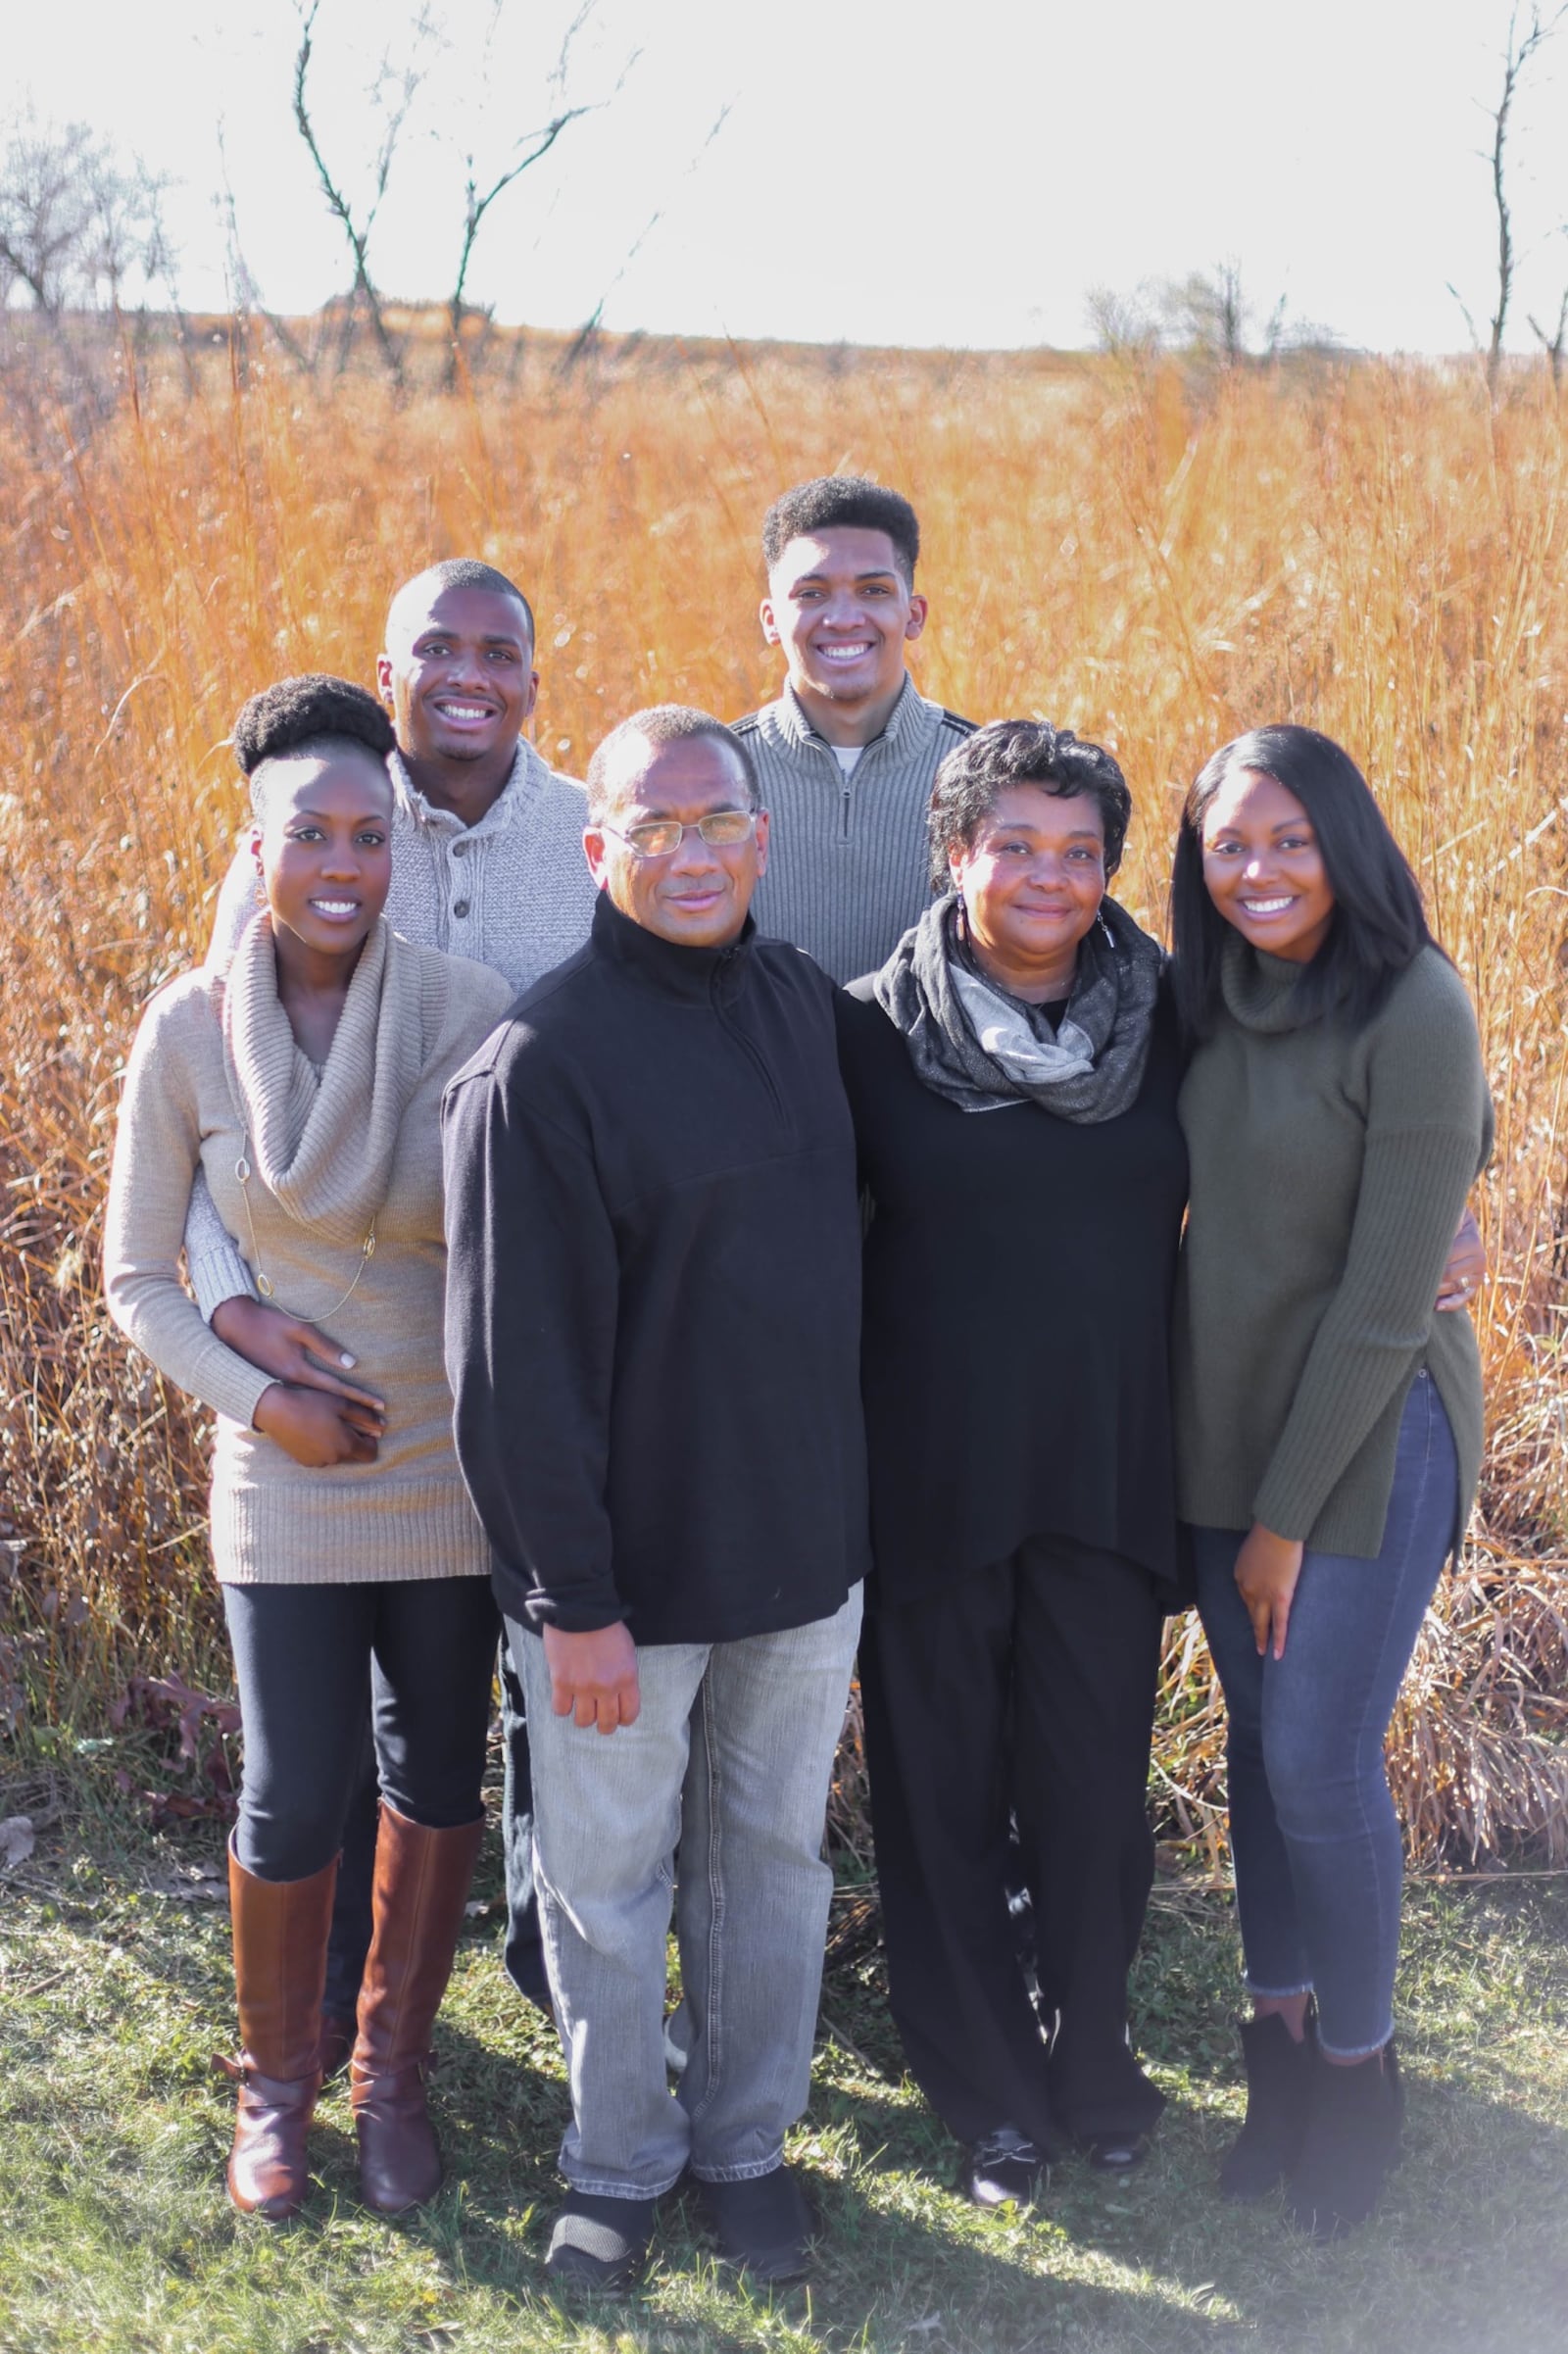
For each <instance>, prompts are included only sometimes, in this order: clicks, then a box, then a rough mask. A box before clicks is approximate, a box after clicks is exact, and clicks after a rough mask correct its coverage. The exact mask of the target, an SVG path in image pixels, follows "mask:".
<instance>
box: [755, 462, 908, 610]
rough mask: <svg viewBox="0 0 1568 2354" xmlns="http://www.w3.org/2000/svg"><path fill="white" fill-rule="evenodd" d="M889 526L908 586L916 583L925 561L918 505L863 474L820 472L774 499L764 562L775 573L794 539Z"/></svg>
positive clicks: (766, 519) (765, 523) (765, 524)
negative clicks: (918, 569) (919, 567)
mask: <svg viewBox="0 0 1568 2354" xmlns="http://www.w3.org/2000/svg"><path fill="white" fill-rule="evenodd" d="M843 530H852V531H885V532H886V533H887V535H888V537H889V539H890V540H891V541H892V542H893V553H894V555H895V556H896V557H897V559H898V564H899V570H900V571H901V572H902V573H903V575H904V581H905V586H906V587H907V588H913V586H914V567H915V565H916V564H918V563H919V561H920V525H919V522H918V520H917V518H916V515H915V512H914V509H913V508H912V507H911V506H910V505H909V502H908V500H907V499H904V498H901V497H900V496H899V493H898V492H897V491H896V490H887V489H884V487H883V485H882V484H881V483H880V482H871V481H868V480H867V479H866V477H865V475H864V474H818V475H817V477H816V479H815V481H814V482H798V483H797V484H796V486H795V488H794V489H793V490H787V491H786V492H785V493H784V496H783V497H782V498H781V499H775V500H774V501H773V504H772V506H771V507H770V508H769V509H768V511H767V513H766V515H764V516H763V517H762V562H763V564H765V565H766V566H767V569H768V570H769V571H770V572H771V570H772V569H773V566H774V565H775V564H777V562H778V560H779V558H780V557H781V556H782V555H783V553H784V551H785V549H786V548H787V547H788V546H789V544H790V541H791V540H792V539H801V538H804V537H808V536H809V535H810V534H811V533H813V532H818V531H843Z"/></svg>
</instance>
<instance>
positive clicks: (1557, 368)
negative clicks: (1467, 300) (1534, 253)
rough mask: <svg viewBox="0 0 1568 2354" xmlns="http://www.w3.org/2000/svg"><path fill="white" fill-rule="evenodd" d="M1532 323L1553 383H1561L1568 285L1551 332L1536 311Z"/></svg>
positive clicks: (1567, 337)
mask: <svg viewBox="0 0 1568 2354" xmlns="http://www.w3.org/2000/svg"><path fill="white" fill-rule="evenodd" d="M1562 233H1563V235H1564V236H1565V237H1568V228H1564V230H1563V232H1562ZM1530 325H1531V329H1532V331H1533V332H1534V334H1535V336H1536V338H1537V340H1538V341H1539V343H1540V345H1541V348H1542V350H1543V351H1544V353H1545V355H1546V359H1547V362H1548V364H1549V366H1550V368H1551V380H1552V383H1553V384H1561V382H1562V368H1563V353H1564V348H1565V347H1568V286H1565V287H1564V288H1563V290H1562V298H1561V300H1560V301H1559V303H1558V305H1557V323H1556V325H1555V326H1554V327H1553V328H1552V331H1551V333H1550V334H1549V335H1548V334H1547V332H1546V330H1545V328H1544V326H1543V325H1542V323H1541V321H1540V319H1537V317H1536V316H1535V313H1534V312H1532V313H1531V314H1530Z"/></svg>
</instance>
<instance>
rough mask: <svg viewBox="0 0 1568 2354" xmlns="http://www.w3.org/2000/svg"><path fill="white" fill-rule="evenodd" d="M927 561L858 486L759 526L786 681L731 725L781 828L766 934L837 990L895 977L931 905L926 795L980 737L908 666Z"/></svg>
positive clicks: (888, 511) (900, 519)
mask: <svg viewBox="0 0 1568 2354" xmlns="http://www.w3.org/2000/svg"><path fill="white" fill-rule="evenodd" d="M919 554H920V526H919V524H918V522H917V521H916V519H915V514H914V510H913V508H912V507H911V506H910V505H909V503H908V501H907V499H903V498H901V497H900V496H899V494H898V492H897V491H892V490H885V489H883V487H882V486H881V485H880V484H879V483H875V482H868V481H866V480H864V479H863V478H862V477H861V476H859V475H856V474H825V475H822V476H821V477H820V478H819V479H817V480H816V481H814V482H802V483H799V484H798V485H797V486H796V488H795V489H794V490H789V491H786V492H785V493H784V496H783V497H782V498H781V499H776V500H775V501H774V503H773V505H772V506H771V507H770V508H769V509H768V511H767V515H766V517H765V519H764V521H763V524H762V560H763V563H764V564H766V566H767V595H766V596H765V597H764V598H763V600H762V608H761V620H762V632H763V635H764V636H765V637H766V639H767V642H768V644H769V645H770V646H779V647H782V648H783V651H784V659H785V663H786V674H785V681H784V692H783V694H782V695H780V697H779V698H778V701H777V702H776V703H769V704H766V705H764V706H763V708H762V710H761V711H754V712H752V713H751V714H750V715H749V716H748V717H746V718H744V719H737V720H736V721H735V722H734V726H735V732H736V734H737V735H739V736H742V737H744V739H745V741H746V745H747V748H748V750H749V751H750V753H751V755H752V758H753V760H755V761H756V763H757V769H758V775H759V778H760V785H761V794H762V804H763V807H764V808H765V809H768V810H769V811H770V812H771V816H772V826H773V833H772V841H773V845H774V850H773V856H772V860H771V862H770V864H769V867H768V871H767V874H766V876H765V877H764V878H763V881H762V883H761V885H760V888H759V891H758V895H757V908H756V913H757V920H758V923H759V925H760V929H761V930H762V931H763V932H766V933H771V934H773V935H774V936H775V937H776V938H778V939H782V940H788V941H791V942H793V944H794V945H795V947H796V948H803V949H805V950H806V951H807V952H808V953H809V955H810V956H814V957H815V958H816V961H817V963H818V964H820V965H821V966H822V968H823V970H824V971H826V972H828V973H831V974H832V976H833V978H834V980H836V981H853V980H855V979H857V978H858V976H859V975H860V974H861V973H865V972H871V971H873V970H874V969H875V968H876V967H877V966H878V965H880V964H883V963H885V962H886V960H887V958H888V956H890V955H891V953H892V951H893V948H894V946H895V944H896V942H897V941H898V940H899V938H900V937H901V935H902V934H903V933H905V932H907V930H908V928H909V926H910V925H911V924H912V923H914V922H916V921H917V920H918V918H919V916H920V914H921V911H922V910H923V909H924V908H925V907H926V906H927V905H928V904H929V902H930V898H931V882H930V863H929V861H930V853H929V851H928V849H927V847H926V826H925V813H926V805H927V803H928V802H929V801H930V798H931V785H932V780H933V778H934V777H935V775H936V771H937V766H938V763H939V762H940V761H941V760H943V759H944V758H945V756H946V755H947V754H948V753H950V752H952V751H953V749H954V747H955V746H956V745H957V744H960V743H961V742H962V741H963V739H964V737H965V736H967V735H969V734H971V733H972V732H973V722H972V721H970V720H968V719H960V718H959V717H958V716H957V714H956V712H954V711H944V710H943V708H942V706H941V705H940V704H937V703H930V702H927V700H926V698H925V697H924V696H923V695H921V694H919V693H917V692H916V689H915V685H914V681H913V679H912V678H911V677H910V676H909V673H908V670H907V667H906V664H905V648H906V646H907V645H908V644H909V643H910V641H911V640H913V639H915V638H917V637H918V636H919V635H920V632H921V631H922V629H923V628H924V627H925V617H926V601H925V599H924V597H922V596H920V595H919V594H918V593H917V592H916V590H915V586H914V567H915V564H916V562H917V560H918V558H919Z"/></svg>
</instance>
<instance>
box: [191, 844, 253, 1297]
mask: <svg viewBox="0 0 1568 2354" xmlns="http://www.w3.org/2000/svg"><path fill="white" fill-rule="evenodd" d="M255 912H256V869H255V866H254V864H253V863H252V861H251V859H250V858H249V857H248V855H247V854H246V852H245V850H244V849H243V847H242V848H240V849H239V850H237V851H236V852H235V853H234V856H233V858H231V859H230V860H229V867H228V872H227V874H225V875H224V877H223V883H222V888H221V891H220V892H219V894H218V906H217V908H216V909H215V911H214V914H213V936H212V938H211V940H210V941H209V942H208V944H207V959H206V961H207V969H208V971H209V972H227V970H228V968H229V966H230V964H231V963H232V962H233V960H234V951H235V950H236V949H237V948H238V946H239V936H240V934H241V933H242V932H243V931H244V929H245V926H246V925H247V924H248V923H249V922H250V919H251V917H252V916H253V915H254V914H255ZM185 1272H186V1274H187V1275H188V1276H189V1277H190V1288H191V1290H192V1291H193V1292H194V1293H195V1295H196V1305H197V1306H198V1307H199V1308H200V1309H201V1312H202V1314H203V1315H204V1316H205V1317H206V1318H207V1320H208V1322H209V1323H211V1322H212V1317H213V1310H214V1309H215V1308H218V1307H221V1306H222V1304H223V1301H224V1300H253V1299H254V1298H255V1297H256V1286H255V1285H254V1284H253V1283H252V1281H251V1271H250V1269H249V1267H247V1266H246V1264H245V1261H244V1260H243V1258H241V1256H240V1254H239V1249H238V1246H237V1245H236V1243H235V1241H234V1238H233V1236H232V1235H231V1234H230V1233H229V1231H228V1229H227V1227H226V1226H225V1225H224V1224H223V1221H222V1219H221V1217H220V1216H219V1214H218V1211H217V1210H216V1208H215V1207H214V1206H213V1197H212V1191H211V1188H210V1187H209V1185H208V1183H207V1177H206V1173H205V1171H204V1170H202V1169H201V1168H200V1167H198V1168H197V1171H196V1182H195V1183H194V1185H193V1186H192V1187H191V1189H190V1208H189V1209H188V1211H187V1212H186V1216H185Z"/></svg>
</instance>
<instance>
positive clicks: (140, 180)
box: [0, 113, 173, 324]
mask: <svg viewBox="0 0 1568 2354" xmlns="http://www.w3.org/2000/svg"><path fill="white" fill-rule="evenodd" d="M167 185H168V183H167V181H165V180H162V179H159V178H157V177H155V176H154V175H153V174H152V173H151V172H148V171H147V169H146V167H145V166H144V165H142V164H140V163H139V162H132V163H131V164H128V165H127V164H125V163H123V161H122V160H121V158H120V157H119V156H118V155H117V154H116V152H115V150H114V149H113V148H112V147H110V146H109V145H108V143H107V142H106V141H105V140H103V139H101V138H99V137H98V135H97V134H96V133H95V132H94V131H92V130H90V129H89V128H88V126H87V124H86V123H63V124H55V123H42V122H40V121H39V120H38V119H37V117H36V116H34V115H32V114H30V113H29V114H26V115H25V116H23V117H22V118H21V119H20V120H19V121H18V122H17V123H15V124H14V126H13V128H12V129H11V131H10V133H9V135H8V136H7V137H6V139H5V142H4V146H3V148H0V271H3V273H4V278H5V280H6V281H8V283H7V284H6V285H5V286H4V288H3V292H4V294H5V295H6V296H9V295H10V294H11V293H12V292H14V291H15V289H16V288H17V287H21V288H23V289H24V290H25V293H26V294H27V296H28V298H29V300H30V302H31V305H32V308H33V309H34V310H35V311H37V312H39V313H40V314H41V315H42V316H43V317H44V318H45V319H49V320H50V321H52V322H54V323H57V324H58V322H59V320H60V319H61V318H62V316H63V315H64V313H65V312H66V311H68V310H70V309H84V310H90V309H96V308H98V307H99V306H101V305H108V306H109V307H110V308H114V309H118V307H119V305H120V303H121V300H122V297H123V292H124V289H125V286H126V283H127V281H128V280H130V279H133V278H140V279H141V281H142V282H143V284H144V285H147V284H151V283H154V282H156V281H158V280H163V281H164V282H165V283H166V284H170V285H172V276H173V252H172V246H171V244H170V240H169V237H168V233H167V231H166V228H165V225H164V217H163V195H164V191H165V189H166V187H167Z"/></svg>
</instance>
